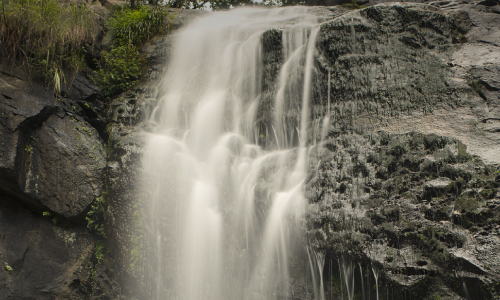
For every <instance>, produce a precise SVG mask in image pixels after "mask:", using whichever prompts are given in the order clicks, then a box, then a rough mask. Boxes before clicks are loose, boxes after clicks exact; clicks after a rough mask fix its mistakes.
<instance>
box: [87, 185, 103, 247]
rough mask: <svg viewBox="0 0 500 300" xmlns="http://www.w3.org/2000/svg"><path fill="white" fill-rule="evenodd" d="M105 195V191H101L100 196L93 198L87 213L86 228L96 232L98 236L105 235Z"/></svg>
mask: <svg viewBox="0 0 500 300" xmlns="http://www.w3.org/2000/svg"><path fill="white" fill-rule="evenodd" d="M106 196H107V192H102V194H101V196H99V197H97V199H95V201H94V203H92V204H91V206H90V211H89V212H88V213H87V217H86V219H87V228H88V229H89V230H90V231H91V232H93V233H95V234H97V236H99V237H100V238H105V237H106V228H105V225H106V211H107V204H106Z"/></svg>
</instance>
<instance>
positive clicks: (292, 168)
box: [143, 7, 324, 300]
mask: <svg viewBox="0 0 500 300" xmlns="http://www.w3.org/2000/svg"><path fill="white" fill-rule="evenodd" d="M317 23H318V20H317V18H316V17H315V16H314V15H313V14H311V13H309V12H308V9H307V8H303V7H294V8H280V9H262V8H259V9H257V8H251V9H236V10H231V11H229V12H222V13H209V14H206V15H205V16H203V17H201V18H199V19H197V20H195V21H193V22H192V23H191V24H190V25H188V26H187V27H185V28H184V29H183V30H181V31H180V32H179V33H178V34H177V35H176V36H175V38H174V42H173V48H172V53H171V59H170V62H169V65H168V68H167V69H168V70H167V72H166V74H165V76H164V78H163V79H162V82H161V83H160V84H159V86H158V88H157V99H158V107H157V108H156V109H155V110H154V115H152V116H151V121H153V122H156V123H157V128H156V130H155V131H154V133H151V134H149V136H148V138H147V141H146V150H145V153H144V157H143V165H144V178H143V182H144V184H143V190H144V192H145V193H146V194H147V195H149V196H148V199H143V201H145V203H146V205H147V207H148V211H149V213H148V216H147V218H146V219H147V221H146V223H147V224H146V225H145V227H146V228H147V230H146V231H147V234H146V236H145V239H146V244H147V245H148V246H147V247H146V250H145V253H146V254H145V256H146V257H145V261H147V263H146V265H147V266H146V267H145V269H147V271H148V272H150V277H151V279H152V280H150V282H151V283H150V284H151V285H154V286H152V287H151V291H152V292H151V293H152V296H151V298H154V299H180V300H201V299H204V300H220V299H228V300H229V299H248V300H252V299H288V298H290V290H289V286H290V280H291V275H290V269H289V268H290V266H289V257H290V255H292V253H293V252H294V251H296V249H294V247H293V246H292V245H293V244H294V241H295V244H297V242H296V241H297V240H300V239H302V238H303V228H304V226H305V225H304V212H305V206H306V204H307V201H306V199H305V198H304V195H303V189H304V180H305V177H306V168H307V164H308V162H307V153H308V136H307V134H308V122H309V116H310V114H311V112H310V109H309V103H310V97H311V81H312V77H313V75H314V74H313V65H314V52H315V39H316V35H317V33H318V31H319V27H318V26H317ZM271 30H278V31H279V32H280V34H281V37H282V43H281V54H282V58H281V60H280V61H281V63H280V64H279V65H280V68H281V69H280V70H279V72H277V74H276V75H277V79H276V80H277V83H276V86H277V88H276V92H275V93H269V92H268V93H264V92H265V91H264V88H263V80H264V77H263V72H264V67H265V66H264V62H263V56H264V53H263V36H264V35H265V34H266V33H269V32H270V31H271ZM269 95H276V96H269ZM269 98H271V99H269ZM266 101H267V102H266ZM266 103H270V105H268V106H265V104H266ZM269 106H270V107H269ZM263 109H267V111H266V113H267V114H270V113H272V116H270V117H269V118H267V119H265V118H264V117H263V116H261V115H259V113H260V112H262V110H263ZM317 262H318V267H320V268H323V264H324V257H322V258H321V259H320V258H317ZM321 271H322V270H320V272H321ZM320 274H321V273H320ZM321 285H322V281H321ZM322 293H323V292H322V291H321V293H320V294H321V298H324V296H323V294H322Z"/></svg>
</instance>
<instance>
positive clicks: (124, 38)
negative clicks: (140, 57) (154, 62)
mask: <svg viewBox="0 0 500 300" xmlns="http://www.w3.org/2000/svg"><path fill="white" fill-rule="evenodd" d="M106 28H107V29H108V31H109V33H110V35H111V40H112V42H113V44H114V45H115V46H123V45H127V44H132V45H134V46H140V45H142V44H144V43H145V42H147V41H149V40H150V39H151V38H152V37H153V36H156V35H160V34H164V33H166V32H167V29H168V20H167V12H166V10H165V9H163V8H161V7H158V6H155V7H149V6H139V7H137V8H135V9H130V8H126V7H121V6H118V7H115V8H114V11H113V15H112V17H111V18H110V19H109V20H108V21H107V22H106Z"/></svg>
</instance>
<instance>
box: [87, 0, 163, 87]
mask: <svg viewBox="0 0 500 300" xmlns="http://www.w3.org/2000/svg"><path fill="white" fill-rule="evenodd" d="M168 24H169V18H168V15H167V12H166V10H165V9H164V8H161V7H147V6H140V7H137V8H134V9H131V8H126V7H115V8H114V12H113V14H112V17H111V18H110V19H109V20H108V22H106V29H107V30H108V31H109V33H110V35H111V41H112V44H113V49H112V50H111V51H109V52H107V51H104V52H103V53H102V55H101V62H100V69H99V70H98V71H96V73H95V74H94V76H93V80H94V82H95V83H96V84H97V85H99V86H100V87H101V89H102V91H103V93H104V95H105V96H113V95H116V94H118V93H120V92H123V91H125V90H127V89H129V88H131V87H132V86H134V85H135V84H137V82H138V80H139V78H140V77H141V75H142V71H143V65H144V63H145V59H144V57H143V56H141V55H140V54H139V52H138V50H137V48H138V47H140V46H141V45H143V44H144V43H146V42H147V41H149V40H150V39H151V38H153V37H154V36H156V35H159V34H163V33H165V32H166V31H167V29H168Z"/></svg>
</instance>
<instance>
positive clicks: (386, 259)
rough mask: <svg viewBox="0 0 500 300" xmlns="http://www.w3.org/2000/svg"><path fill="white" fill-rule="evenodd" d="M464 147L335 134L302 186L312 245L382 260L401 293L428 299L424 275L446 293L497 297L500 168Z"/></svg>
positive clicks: (384, 276) (369, 261)
mask: <svg viewBox="0 0 500 300" xmlns="http://www.w3.org/2000/svg"><path fill="white" fill-rule="evenodd" d="M463 147H464V145H463V144H461V143H460V142H459V141H456V140H453V139H449V138H442V137H438V136H435V135H422V134H415V133H412V134H405V135H387V134H374V133H367V134H365V135H359V134H355V133H345V134H338V135H333V136H331V137H330V139H328V140H327V142H326V143H325V145H324V146H322V147H318V148H317V149H316V150H315V151H314V152H313V154H312V159H311V162H310V170H311V171H310V174H311V175H310V178H309V180H308V183H307V188H306V190H307V194H306V196H307V197H308V198H309V200H310V201H311V202H312V203H313V204H311V208H310V209H309V215H308V220H309V223H310V228H311V229H312V231H311V232H310V235H311V236H312V237H314V243H315V247H317V249H320V250H319V251H322V252H324V253H326V254H327V260H328V259H336V257H343V258H344V259H346V260H347V261H348V262H352V261H356V262H359V263H360V264H362V265H365V266H366V265H368V266H370V268H371V267H374V268H376V269H378V270H379V272H380V276H381V277H380V278H381V281H380V282H382V283H383V285H384V286H386V287H387V288H390V292H389V293H390V295H392V296H393V297H394V298H397V299H400V298H402V297H404V296H405V295H412V297H414V296H420V297H423V298H424V299H427V298H429V299H431V298H432V297H433V295H434V294H433V293H434V292H435V291H433V290H429V289H427V288H426V286H428V285H429V284H430V285H433V286H435V287H436V288H437V289H441V292H440V295H441V297H445V296H446V297H449V298H447V299H456V298H457V297H465V298H471V299H494V297H495V295H496V293H498V290H495V289H496V286H495V282H498V280H499V279H500V265H499V264H498V263H497V262H498V259H497V258H498V257H500V244H499V243H498V242H499V241H500V232H499V231H498V230H499V229H500V227H499V226H498V222H499V218H500V207H499V205H498V202H499V201H500V198H498V197H497V192H498V189H499V186H500V183H499V180H500V169H499V168H498V167H494V166H487V165H484V164H483V163H482V162H481V161H480V160H479V159H478V158H477V157H473V156H470V155H467V153H466V151H465V149H464V148H463ZM313 174H314V175H313ZM328 276H333V274H330V275H328ZM463 284H465V288H466V290H464V288H463V287H462V285H463ZM467 293H468V294H469V295H467Z"/></svg>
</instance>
